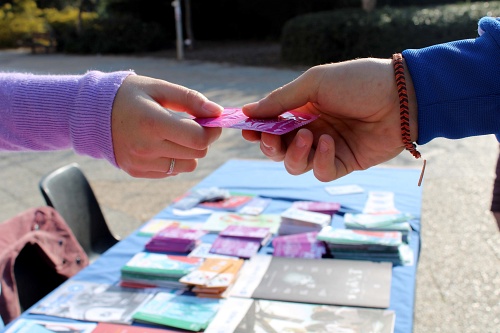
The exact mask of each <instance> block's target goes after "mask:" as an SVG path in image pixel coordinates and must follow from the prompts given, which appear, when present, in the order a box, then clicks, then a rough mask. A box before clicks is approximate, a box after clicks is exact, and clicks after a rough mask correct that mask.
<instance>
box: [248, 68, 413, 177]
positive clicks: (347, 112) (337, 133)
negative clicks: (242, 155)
mask: <svg viewBox="0 0 500 333" xmlns="http://www.w3.org/2000/svg"><path fill="white" fill-rule="evenodd" d="M405 75H406V85H407V90H408V97H409V107H410V126H411V134H412V141H416V135H417V128H416V127H417V120H416V100H415V96H414V91H413V85H412V83H411V78H410V77H409V74H408V72H407V71H405ZM288 110H296V111H300V112H305V113H312V114H317V115H319V118H318V119H317V120H315V121H313V122H312V123H310V124H308V125H306V126H304V127H302V128H301V129H299V130H298V131H295V132H291V133H288V134H285V135H283V136H276V135H272V134H268V133H260V132H253V131H243V133H242V135H243V137H244V138H245V139H246V140H248V141H260V148H261V150H262V152H263V153H264V154H265V155H266V156H267V157H269V158H270V159H272V160H274V161H284V164H285V167H286V170H287V171H288V172H289V173H290V174H292V175H299V174H302V173H305V172H308V171H310V170H313V172H314V175H315V177H316V178H317V179H318V180H320V181H325V182H326V181H331V180H335V179H338V178H340V177H343V176H345V175H347V174H349V173H351V172H352V171H355V170H364V169H367V168H370V167H372V166H374V165H377V164H380V163H382V162H385V161H388V160H390V159H392V158H394V157H395V156H397V155H398V154H399V153H401V151H402V150H403V149H404V144H403V140H402V136H401V125H400V115H399V97H398V92H397V88H396V83H395V78H394V68H393V65H392V61H391V60H390V59H372V58H369V59H359V60H351V61H346V62H340V63H335V64H328V65H321V66H315V67H312V68H310V69H308V70H307V71H306V72H305V73H304V74H302V75H301V76H299V77H298V78H297V79H295V80H294V81H292V82H290V83H288V84H286V85H284V86H283V87H281V88H278V89H276V90H275V91H273V92H271V93H270V94H269V95H268V96H267V97H265V98H264V99H262V100H260V101H259V102H256V103H251V104H247V105H245V106H244V107H243V112H244V113H245V114H246V115H247V116H249V117H256V118H267V117H275V116H278V115H280V114H281V113H283V112H285V111H288Z"/></svg>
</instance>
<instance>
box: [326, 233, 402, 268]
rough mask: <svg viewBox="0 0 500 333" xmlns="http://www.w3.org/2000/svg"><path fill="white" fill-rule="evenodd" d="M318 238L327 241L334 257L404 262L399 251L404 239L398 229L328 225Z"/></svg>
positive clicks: (399, 263)
mask: <svg viewBox="0 0 500 333" xmlns="http://www.w3.org/2000/svg"><path fill="white" fill-rule="evenodd" d="M317 239H318V240H320V241H324V242H325V243H326V245H327V248H328V250H329V253H330V254H331V256H332V257H333V258H337V259H356V260H371V261H388V262H392V263H393V264H395V265H401V264H403V258H401V255H400V251H399V247H400V246H401V245H403V240H402V234H401V232H398V231H365V230H351V229H336V228H332V227H330V226H328V227H325V228H323V229H322V230H321V231H320V232H319V233H318V236H317Z"/></svg>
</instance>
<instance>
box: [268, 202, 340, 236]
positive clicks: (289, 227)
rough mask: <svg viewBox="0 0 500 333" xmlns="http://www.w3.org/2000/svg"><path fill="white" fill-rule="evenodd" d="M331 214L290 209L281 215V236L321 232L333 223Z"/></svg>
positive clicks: (279, 231) (279, 232)
mask: <svg viewBox="0 0 500 333" xmlns="http://www.w3.org/2000/svg"><path fill="white" fill-rule="evenodd" d="M331 220H332V217H331V215H329V214H324V213H316V212H311V211H307V210H302V209H297V208H295V207H290V208H289V209H287V210H286V211H284V212H283V213H281V224H280V227H279V230H278V234H279V235H291V234H300V233H305V232H312V231H320V230H321V229H322V228H323V227H325V226H327V225H329V224H330V223H331Z"/></svg>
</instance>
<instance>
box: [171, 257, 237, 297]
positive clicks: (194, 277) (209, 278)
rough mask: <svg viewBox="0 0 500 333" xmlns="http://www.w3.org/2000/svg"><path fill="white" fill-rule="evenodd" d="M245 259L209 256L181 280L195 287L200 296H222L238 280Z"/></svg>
mask: <svg viewBox="0 0 500 333" xmlns="http://www.w3.org/2000/svg"><path fill="white" fill-rule="evenodd" d="M243 263H244V260H243V259H236V258H207V259H205V261H204V262H203V264H202V265H201V266H200V267H198V268H197V269H195V270H193V271H192V272H191V273H189V274H187V275H185V276H183V277H182V278H181V279H180V280H179V281H180V282H182V283H184V284H186V285H187V286H190V287H193V289H192V291H193V292H194V293H196V295H197V296H199V297H208V298H222V297H224V295H225V292H226V290H227V289H228V288H229V287H230V286H232V284H233V283H234V282H235V281H236V278H237V276H238V273H239V272H240V269H241V267H242V266H243Z"/></svg>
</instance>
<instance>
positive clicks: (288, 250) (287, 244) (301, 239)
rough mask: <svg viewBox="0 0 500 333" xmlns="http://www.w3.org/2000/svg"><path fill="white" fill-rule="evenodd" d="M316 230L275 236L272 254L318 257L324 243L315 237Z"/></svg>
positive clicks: (322, 253)
mask: <svg viewBox="0 0 500 333" xmlns="http://www.w3.org/2000/svg"><path fill="white" fill-rule="evenodd" d="M317 236H318V232H306V233H302V234H294V235H286V236H277V237H275V238H274V239H273V248H274V251H273V256H276V257H289V258H311V259H320V258H321V257H322V256H323V255H324V254H325V253H326V245H325V243H324V242H322V241H319V240H318V239H317Z"/></svg>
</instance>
